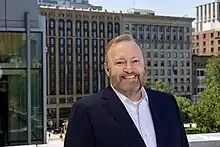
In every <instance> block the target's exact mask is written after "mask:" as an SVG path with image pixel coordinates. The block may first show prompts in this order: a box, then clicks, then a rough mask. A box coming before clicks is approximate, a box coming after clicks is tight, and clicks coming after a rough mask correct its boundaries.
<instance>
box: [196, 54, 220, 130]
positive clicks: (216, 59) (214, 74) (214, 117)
mask: <svg viewBox="0 0 220 147" xmlns="http://www.w3.org/2000/svg"><path fill="white" fill-rule="evenodd" d="M204 84H205V85H206V88H205V90H204V91H203V92H201V93H200V100H199V101H198V102H197V103H196V104H195V105H194V106H193V109H194V110H193V114H192V117H193V120H194V122H195V123H196V124H197V127H199V128H200V130H202V131H204V132H219V131H220V55H218V56H213V57H212V58H210V59H209V60H208V62H207V65H206V78H205V80H204Z"/></svg>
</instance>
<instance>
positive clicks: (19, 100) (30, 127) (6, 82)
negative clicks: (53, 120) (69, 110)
mask: <svg viewBox="0 0 220 147" xmlns="http://www.w3.org/2000/svg"><path fill="white" fill-rule="evenodd" d="M24 4H25V5H26V8H25V9H24ZM44 20H45V19H44V18H42V17H39V12H38V5H37V0H35V1H33V0H32V1H30V0H19V1H14V0H1V1H0V98H1V102H0V146H14V145H27V144H42V143H45V142H46V135H47V134H46V101H45V100H46V81H45V80H46V79H45V77H46V62H45V61H46V58H45V57H46V56H45V48H44V46H45V43H44V38H45V37H44V36H45V34H44V32H45V24H44Z"/></svg>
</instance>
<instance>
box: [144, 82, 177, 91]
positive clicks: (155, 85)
mask: <svg viewBox="0 0 220 147" xmlns="http://www.w3.org/2000/svg"><path fill="white" fill-rule="evenodd" d="M146 84H147V85H151V86H152V87H153V89H156V90H159V91H162V92H167V93H173V89H172V88H171V87H167V86H166V85H165V84H164V83H163V81H162V80H158V81H156V82H155V83H150V82H146Z"/></svg>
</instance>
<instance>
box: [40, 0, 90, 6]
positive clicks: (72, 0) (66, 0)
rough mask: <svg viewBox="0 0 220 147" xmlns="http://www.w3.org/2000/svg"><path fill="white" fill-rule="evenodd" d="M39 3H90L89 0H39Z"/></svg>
mask: <svg viewBox="0 0 220 147" xmlns="http://www.w3.org/2000/svg"><path fill="white" fill-rule="evenodd" d="M38 1H39V3H46V4H55V5H57V4H89V1H88V0H38Z"/></svg>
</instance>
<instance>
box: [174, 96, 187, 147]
mask: <svg viewBox="0 0 220 147" xmlns="http://www.w3.org/2000/svg"><path fill="white" fill-rule="evenodd" d="M172 97H173V101H174V105H175V108H176V113H177V119H178V122H179V126H180V131H181V132H180V133H181V147H189V142H188V139H187V136H186V131H185V128H184V125H183V122H182V120H181V116H180V110H179V106H178V104H177V101H176V99H175V97H174V96H172Z"/></svg>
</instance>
